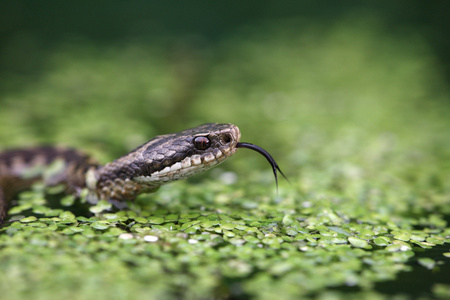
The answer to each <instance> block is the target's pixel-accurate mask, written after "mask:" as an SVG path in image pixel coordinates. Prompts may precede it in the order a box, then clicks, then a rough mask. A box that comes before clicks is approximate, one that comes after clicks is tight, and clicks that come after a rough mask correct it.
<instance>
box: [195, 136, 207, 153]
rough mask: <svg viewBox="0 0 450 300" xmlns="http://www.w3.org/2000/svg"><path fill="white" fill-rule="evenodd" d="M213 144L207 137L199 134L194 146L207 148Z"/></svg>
mask: <svg viewBox="0 0 450 300" xmlns="http://www.w3.org/2000/svg"><path fill="white" fill-rule="evenodd" d="M210 145H211V142H210V141H209V139H208V138H207V137H204V136H198V137H196V138H195V139H194V147H195V149H197V150H206V149H208V148H209V146H210Z"/></svg>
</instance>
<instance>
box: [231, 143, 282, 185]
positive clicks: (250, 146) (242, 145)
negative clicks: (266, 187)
mask: <svg viewBox="0 0 450 300" xmlns="http://www.w3.org/2000/svg"><path fill="white" fill-rule="evenodd" d="M236 148H247V149H251V150H255V151H256V152H258V153H260V154H261V155H262V156H264V157H265V158H266V159H267V161H268V162H269V163H270V165H271V166H272V170H273V175H275V183H276V185H277V190H278V175H277V170H278V172H280V174H281V175H282V176H283V177H284V179H286V180H287V181H288V182H289V179H287V177H286V176H285V175H284V174H283V172H281V170H280V167H279V166H278V164H277V162H276V161H275V159H274V158H273V157H272V155H270V154H269V152H267V151H266V150H264V149H263V148H261V147H259V146H256V145H253V144H250V143H237V145H236Z"/></svg>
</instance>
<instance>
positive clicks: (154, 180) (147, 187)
mask: <svg viewBox="0 0 450 300" xmlns="http://www.w3.org/2000/svg"><path fill="white" fill-rule="evenodd" d="M197 137H207V138H208V140H209V143H210V144H209V146H208V148H207V149H197V148H196V146H195V139H196V138H197ZM239 138H240V132H239V129H238V128H237V127H236V126H234V125H232V124H215V123H212V124H205V125H201V126H198V127H195V128H192V129H188V130H184V131H181V132H178V133H174V134H167V135H162V136H157V137H155V138H154V139H152V140H150V141H149V142H147V143H145V144H144V145H142V146H140V147H138V148H136V149H135V150H133V151H131V152H130V153H128V154H127V155H125V156H123V157H121V158H119V159H117V160H115V161H113V162H111V163H108V164H106V165H105V166H103V167H102V166H98V165H97V164H96V163H94V162H93V161H92V160H91V159H90V158H89V157H88V156H86V155H84V154H82V153H80V152H78V151H75V150H72V149H63V148H54V147H40V148H32V149H25V150H22V149H17V150H9V151H6V152H2V153H0V224H2V223H3V222H4V220H5V218H6V216H7V209H8V203H9V200H10V199H11V197H12V196H13V195H14V194H15V193H17V192H18V191H20V190H22V189H24V188H27V187H29V185H30V184H32V183H33V182H34V181H36V180H41V179H42V178H43V176H42V172H40V173H39V172H38V174H36V176H31V177H30V176H29V174H27V173H29V172H30V169H35V168H36V166H41V167H45V166H48V165H50V164H52V163H54V162H55V161H56V160H60V161H61V162H62V163H63V164H62V165H63V166H62V168H61V169H60V170H59V172H56V174H53V175H52V176H50V177H49V178H44V180H45V183H46V185H56V184H60V183H64V184H65V185H66V186H67V189H68V191H69V192H72V193H74V194H75V195H77V196H78V195H79V193H80V191H81V190H82V189H83V188H87V189H88V191H89V196H88V200H90V202H95V201H97V200H98V199H107V200H108V201H110V202H112V203H113V204H115V205H116V206H118V207H120V206H121V205H120V203H121V202H122V203H123V202H124V201H126V200H133V199H134V198H135V197H136V196H137V195H138V194H140V193H144V192H152V191H155V190H156V189H157V188H158V187H159V186H161V185H162V184H165V183H169V182H171V181H175V180H178V179H183V178H186V177H189V176H191V175H194V174H196V173H199V172H202V171H204V170H206V169H208V168H211V167H213V166H215V165H217V164H219V163H220V162H222V161H223V160H225V159H226V158H228V157H229V156H231V155H232V154H234V152H235V151H236V144H237V143H238V141H239ZM200 146H201V145H200ZM174 165H176V166H175V167H174ZM171 167H172V168H173V170H171V169H170V168H171ZM183 170H184V171H183Z"/></svg>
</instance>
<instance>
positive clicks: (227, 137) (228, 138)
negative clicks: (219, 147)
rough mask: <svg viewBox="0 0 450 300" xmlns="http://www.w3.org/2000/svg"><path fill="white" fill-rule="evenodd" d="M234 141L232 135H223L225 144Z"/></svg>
mask: <svg viewBox="0 0 450 300" xmlns="http://www.w3.org/2000/svg"><path fill="white" fill-rule="evenodd" d="M232 140H233V139H232V138H231V135H229V134H228V133H225V134H224V135H222V141H223V142H224V143H225V144H228V143H230V142H231V141H232Z"/></svg>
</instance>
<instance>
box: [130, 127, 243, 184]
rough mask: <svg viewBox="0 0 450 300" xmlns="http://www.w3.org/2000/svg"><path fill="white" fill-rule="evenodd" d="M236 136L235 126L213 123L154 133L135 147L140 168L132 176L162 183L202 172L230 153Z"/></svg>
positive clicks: (234, 146)
mask: <svg viewBox="0 0 450 300" xmlns="http://www.w3.org/2000/svg"><path fill="white" fill-rule="evenodd" d="M240 137H241V133H240V131H239V128H238V127H237V126H235V125H233V124H217V123H209V124H204V125H201V126H198V127H195V128H191V129H187V130H183V131H180V132H177V133H174V134H167V135H161V136H157V137H155V138H154V139H152V140H151V141H149V142H148V143H147V144H145V145H143V146H141V147H140V148H138V149H136V150H135V151H136V155H137V158H138V160H140V163H139V165H140V168H141V171H140V172H139V174H136V175H137V176H134V178H133V180H134V181H135V182H138V183H141V184H150V185H153V184H163V183H167V182H171V181H174V180H178V179H183V178H186V177H190V176H192V175H194V174H197V173H200V172H203V171H205V170H207V169H210V168H212V167H214V166H216V165H218V164H220V163H221V162H223V161H224V160H225V159H227V158H228V157H230V156H231V155H233V154H234V153H235V152H236V149H237V147H236V145H237V143H238V142H239V139H240Z"/></svg>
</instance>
